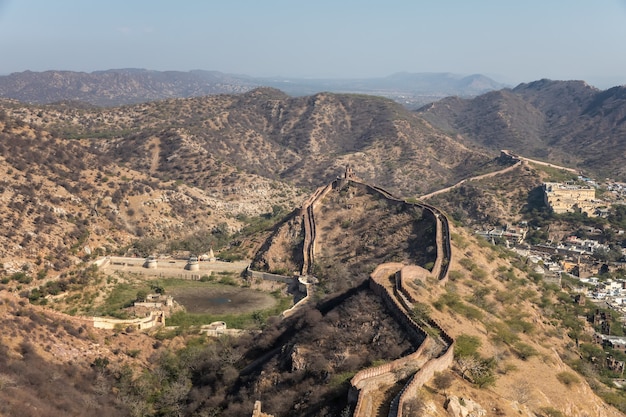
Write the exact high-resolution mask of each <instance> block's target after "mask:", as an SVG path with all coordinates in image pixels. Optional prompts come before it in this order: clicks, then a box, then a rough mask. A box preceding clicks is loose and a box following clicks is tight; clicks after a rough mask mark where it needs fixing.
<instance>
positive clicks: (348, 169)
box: [343, 165, 356, 180]
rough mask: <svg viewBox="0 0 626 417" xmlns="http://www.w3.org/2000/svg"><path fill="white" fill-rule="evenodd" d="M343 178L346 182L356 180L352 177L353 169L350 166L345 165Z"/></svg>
mask: <svg viewBox="0 0 626 417" xmlns="http://www.w3.org/2000/svg"><path fill="white" fill-rule="evenodd" d="M343 178H344V179H347V180H351V179H354V178H356V176H355V175H354V169H353V168H352V166H351V165H346V171H345V172H344V174H343Z"/></svg>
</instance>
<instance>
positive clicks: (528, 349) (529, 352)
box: [514, 342, 538, 361]
mask: <svg viewBox="0 0 626 417" xmlns="http://www.w3.org/2000/svg"><path fill="white" fill-rule="evenodd" d="M514 348H515V354H516V355H517V356H518V357H519V358H520V359H522V360H524V361H525V360H528V359H529V358H530V357H531V356H535V355H536V354H537V353H538V352H537V350H536V349H535V348H534V347H532V346H530V345H527V344H526V343H522V342H517V343H515V345H514Z"/></svg>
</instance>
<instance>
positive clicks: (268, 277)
mask: <svg viewBox="0 0 626 417" xmlns="http://www.w3.org/2000/svg"><path fill="white" fill-rule="evenodd" d="M246 275H248V276H249V277H252V278H259V279H262V280H264V281H276V282H284V283H285V284H291V283H292V282H293V280H294V279H295V277H293V276H291V277H288V276H286V275H278V274H271V273H269V272H261V271H254V270H252V269H250V268H248V269H246Z"/></svg>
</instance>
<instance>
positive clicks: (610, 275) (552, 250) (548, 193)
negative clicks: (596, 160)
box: [475, 176, 626, 374]
mask: <svg viewBox="0 0 626 417" xmlns="http://www.w3.org/2000/svg"><path fill="white" fill-rule="evenodd" d="M600 189H602V190H603V191H604V192H602V196H601V197H598V194H600V193H598V192H597V191H598V190H600ZM542 190H543V196H544V203H545V206H546V208H548V209H549V210H550V211H551V212H552V213H554V214H557V215H562V214H567V213H573V214H577V215H581V216H584V217H588V218H602V219H608V218H609V215H610V209H611V207H616V206H618V205H622V206H623V205H624V204H626V184H624V183H620V182H614V181H610V180H607V181H606V182H605V183H599V182H597V181H595V180H593V179H591V178H587V177H583V176H579V177H578V180H577V181H575V182H574V181H572V182H566V183H561V182H545V183H544V184H543V187H542ZM530 227H532V226H529V224H528V222H527V221H522V222H520V223H519V224H517V225H515V226H505V227H501V228H490V229H487V230H476V231H475V233H476V234H477V235H479V236H481V237H483V238H485V239H487V240H489V241H491V242H492V243H494V244H498V243H499V244H504V245H506V246H507V247H508V248H510V249H511V250H513V251H514V252H516V253H517V254H519V255H521V256H524V257H526V259H527V262H528V263H529V265H531V267H532V271H533V273H534V274H535V275H536V276H537V277H540V278H541V279H543V280H544V281H546V282H548V283H552V284H555V285H557V286H558V287H562V286H564V285H565V283H564V280H567V281H568V284H567V285H569V286H570V287H571V290H572V292H573V293H576V294H578V295H577V296H576V297H575V298H576V300H578V302H580V303H584V300H585V299H587V300H589V301H590V302H591V303H594V304H596V305H597V306H598V307H599V308H604V309H607V308H608V309H610V310H611V311H612V313H611V314H610V316H611V317H609V318H607V317H606V313H600V310H599V309H598V310H597V312H596V313H595V314H594V315H593V316H592V317H590V318H589V320H590V322H592V324H593V325H594V327H595V328H596V333H595V334H594V341H595V342H596V343H598V344H599V345H602V346H603V347H610V348H612V349H616V350H618V351H621V352H626V337H625V336H624V329H626V249H625V248H624V247H623V243H624V242H626V234H625V232H624V229H622V228H621V227H616V226H615V225H614V224H611V222H606V223H605V224H604V225H603V226H602V227H594V226H584V225H581V226H580V228H579V231H578V233H574V234H567V235H566V236H564V238H562V239H559V238H556V239H549V240H548V241H546V242H541V243H534V244H531V243H529V242H527V241H526V237H527V235H528V232H529V228H530ZM580 231H582V233H580ZM581 234H582V235H583V236H581ZM548 236H549V237H552V236H551V235H549V234H548ZM608 236H611V237H614V238H616V239H617V240H619V241H621V242H622V247H617V246H616V245H613V244H611V243H610V242H609V239H607V237H608ZM613 318H615V319H617V322H619V323H620V325H618V326H613V327H611V325H609V323H610V322H611V319H613ZM612 368H615V369H617V370H618V371H621V373H622V374H623V371H624V361H616V363H615V364H613V366H612Z"/></svg>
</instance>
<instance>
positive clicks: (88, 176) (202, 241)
mask: <svg viewBox="0 0 626 417" xmlns="http://www.w3.org/2000/svg"><path fill="white" fill-rule="evenodd" d="M225 170H226V173H224V175H223V176H222V175H217V178H222V177H225V178H227V177H229V176H230V173H231V172H234V169H231V170H227V169H226V168H225ZM0 174H1V175H0V176H1V178H2V180H0V218H1V219H2V223H3V228H2V230H1V231H0V262H2V269H3V271H4V274H7V275H11V274H14V273H18V272H23V271H30V273H31V274H32V275H33V276H34V275H36V274H41V275H40V278H43V277H45V276H46V275H47V274H48V272H51V273H52V272H54V271H63V270H66V269H67V268H68V267H70V266H72V265H74V264H75V263H77V262H80V261H81V260H83V259H90V258H91V256H95V255H105V254H111V253H118V252H121V253H124V252H125V251H127V250H130V251H131V253H132V252H134V253H136V254H137V255H139V256H146V255H147V254H149V253H152V252H153V251H156V250H157V249H158V250H163V251H165V250H166V249H167V247H168V245H170V246H171V245H172V244H174V246H173V247H179V248H182V249H187V250H191V251H193V252H196V253H201V251H206V250H208V249H209V248H210V247H215V249H216V250H217V249H218V247H219V246H220V245H218V244H217V243H218V242H217V241H218V240H220V239H221V242H222V243H221V245H223V244H224V243H228V241H225V240H224V236H225V235H226V234H231V233H232V232H234V231H236V230H239V229H241V228H242V227H244V226H245V224H246V223H245V222H244V221H241V220H237V219H236V218H235V217H236V216H243V217H240V219H243V218H245V217H246V216H252V217H254V216H259V215H261V214H267V213H272V212H273V207H290V206H293V205H295V204H297V202H298V201H299V200H301V199H302V198H303V197H302V195H301V194H300V192H299V191H298V190H296V189H295V188H294V187H291V186H289V185H286V184H284V183H281V182H277V181H272V180H268V179H265V178H261V177H258V176H255V175H251V174H250V175H246V176H245V177H244V176H241V178H240V179H239V180H238V181H237V183H236V185H232V184H231V185H229V186H227V185H222V182H221V181H220V186H216V187H214V188H213V189H212V190H210V191H209V190H203V189H200V188H197V187H193V186H190V185H186V184H184V183H181V182H176V181H174V180H164V179H158V178H155V177H152V176H150V174H149V172H146V173H144V172H140V171H138V170H136V169H133V168H131V167H125V166H123V165H121V164H119V163H116V162H114V161H113V160H112V159H111V158H110V157H109V156H107V155H105V154H103V153H102V152H99V151H97V150H95V149H93V148H90V147H89V146H87V145H85V144H83V143H81V142H79V141H77V140H70V139H63V138H58V137H55V136H54V135H52V134H50V133H49V132H46V131H44V130H41V129H40V128H38V127H36V126H31V125H29V124H27V123H24V122H23V121H21V120H16V119H15V118H14V117H11V116H7V115H6V114H2V116H1V117H0ZM233 194H236V198H234V197H233ZM137 242H139V243H141V245H140V246H137V245H135V243H137ZM176 242H178V243H176ZM185 242H186V243H185ZM136 249H139V251H136ZM142 252H143V253H142Z"/></svg>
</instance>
